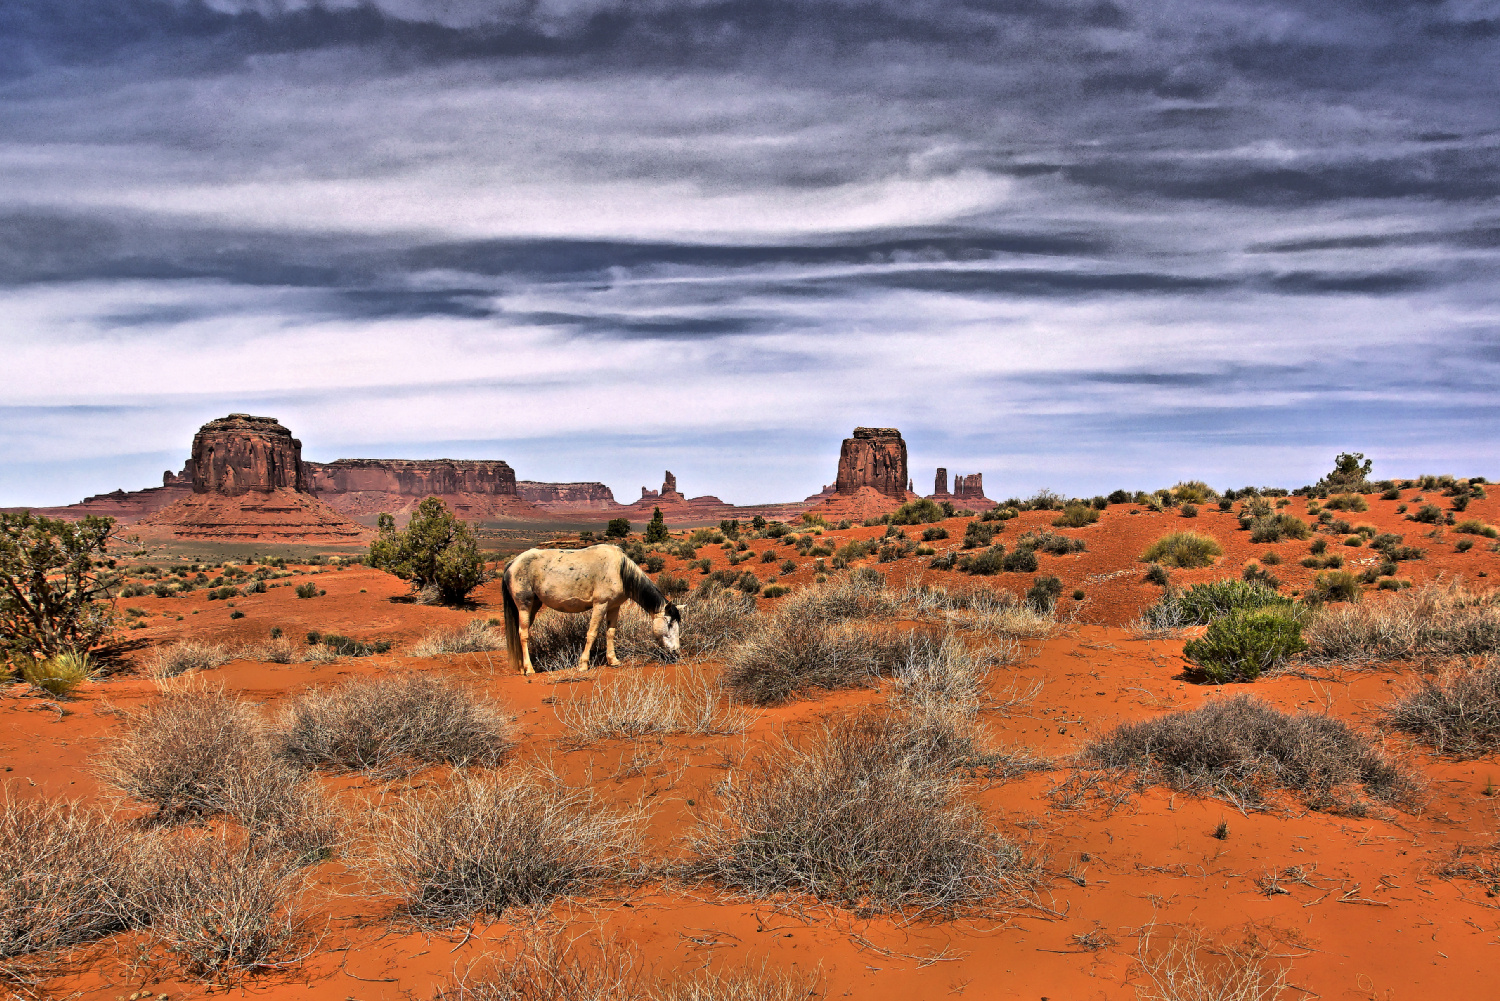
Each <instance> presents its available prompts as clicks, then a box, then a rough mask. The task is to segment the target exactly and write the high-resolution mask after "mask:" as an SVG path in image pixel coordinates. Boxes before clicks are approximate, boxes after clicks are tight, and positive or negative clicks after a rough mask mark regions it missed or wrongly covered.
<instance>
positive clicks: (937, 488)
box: [932, 466, 948, 497]
mask: <svg viewBox="0 0 1500 1001" xmlns="http://www.w3.org/2000/svg"><path fill="white" fill-rule="evenodd" d="M932 496H934V497H947V496H948V470H947V469H945V468H943V467H942V466H939V467H938V468H937V475H936V476H934V477H933V478H932Z"/></svg>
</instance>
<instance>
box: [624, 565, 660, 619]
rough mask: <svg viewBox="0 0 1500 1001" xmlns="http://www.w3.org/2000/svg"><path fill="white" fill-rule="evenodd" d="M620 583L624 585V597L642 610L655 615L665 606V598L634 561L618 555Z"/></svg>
mask: <svg viewBox="0 0 1500 1001" xmlns="http://www.w3.org/2000/svg"><path fill="white" fill-rule="evenodd" d="M620 583H622V584H623V585H625V595H626V597H628V598H629V599H630V600H631V601H633V602H635V603H636V604H637V605H640V606H641V608H642V610H644V611H645V612H647V613H648V614H650V615H655V614H656V613H657V612H660V611H661V610H662V609H663V608H665V607H666V606H667V597H666V595H664V594H662V593H661V591H660V590H659V589H658V588H657V586H656V585H655V584H653V583H652V582H651V578H650V577H647V576H646V574H645V573H644V572H643V571H642V570H641V568H640V567H638V566H636V565H635V561H634V560H632V559H631V558H630V557H629V556H626V555H625V554H624V553H623V552H622V553H620Z"/></svg>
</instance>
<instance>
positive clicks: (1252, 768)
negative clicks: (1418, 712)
mask: <svg viewBox="0 0 1500 1001" xmlns="http://www.w3.org/2000/svg"><path fill="white" fill-rule="evenodd" d="M1080 761H1082V762H1084V763H1086V764H1090V765H1094V766H1097V767H1103V768H1129V769H1133V770H1135V772H1136V773H1137V774H1138V775H1139V777H1140V779H1141V781H1143V782H1146V783H1151V784H1157V783H1160V784H1165V785H1170V786H1172V787H1173V788H1176V789H1180V790H1183V791H1186V792H1191V793H1194V794H1198V795H1212V796H1222V797H1224V798H1226V799H1229V800H1231V801H1233V802H1235V803H1237V804H1240V805H1242V806H1245V807H1263V806H1265V805H1267V795H1268V794H1269V793H1270V792H1272V791H1273V790H1277V789H1285V790H1288V791H1291V792H1295V793H1298V794H1300V796H1301V797H1302V799H1303V801H1304V802H1305V803H1306V804H1307V805H1308V806H1310V807H1312V808H1313V809H1318V810H1334V811H1337V812H1346V813H1355V814H1358V813H1362V812H1363V809H1364V808H1363V805H1362V804H1361V802H1360V792H1359V791H1360V790H1363V794H1364V795H1365V796H1368V797H1370V798H1371V799H1374V800H1377V801H1379V802H1385V803H1396V802H1407V801H1409V799H1410V797H1412V796H1414V795H1415V793H1416V791H1417V782H1416V779H1415V778H1414V777H1413V776H1411V775H1410V774H1408V773H1407V772H1405V771H1403V770H1402V769H1401V768H1400V767H1399V766H1398V765H1396V764H1395V763H1393V762H1392V761H1391V760H1389V759H1388V758H1387V757H1386V756H1385V755H1384V754H1383V753H1382V752H1381V751H1380V750H1379V748H1378V747H1376V745H1375V744H1374V743H1372V742H1371V741H1370V740H1369V739H1368V738H1366V737H1364V736H1361V735H1360V734H1358V733H1356V732H1354V731H1353V730H1351V729H1349V727H1348V726H1347V725H1345V724H1344V723H1343V722H1342V721H1340V720H1337V719H1334V718H1333V717H1331V716H1324V715H1321V714H1318V713H1308V712H1299V713H1294V714H1288V713H1283V712H1281V711H1279V710H1277V709H1275V708H1274V707H1272V706H1270V705H1268V704H1267V703H1265V702H1262V701H1260V700H1259V699H1254V698H1251V697H1250V696H1248V695H1239V696H1236V697H1234V698H1219V699H1213V700H1211V701H1209V702H1208V703H1206V704H1205V705H1203V706H1202V707H1200V708H1198V709H1191V710H1185V711H1180V712H1170V713H1165V714H1163V715H1161V716H1157V717H1155V718H1154V719H1148V720H1142V721H1140V722H1136V723H1123V724H1121V725H1120V726H1118V727H1116V728H1115V730H1114V731H1113V732H1111V733H1110V734H1108V735H1106V736H1105V737H1103V738H1101V739H1099V740H1097V741H1095V742H1094V743H1092V744H1090V745H1089V746H1088V747H1087V748H1085V749H1084V751H1083V752H1082V754H1081V755H1080Z"/></svg>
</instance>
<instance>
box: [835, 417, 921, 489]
mask: <svg viewBox="0 0 1500 1001" xmlns="http://www.w3.org/2000/svg"><path fill="white" fill-rule="evenodd" d="M909 482H910V481H909V478H908V476H907V469H906V442H905V441H904V440H902V438H901V432H900V431H898V430H897V429H895V428H855V429H854V437H852V438H845V439H844V445H843V447H842V448H841V449H840V450H839V475H838V480H837V481H836V482H835V490H836V491H837V492H838V493H839V494H846V495H847V494H853V493H855V492H857V491H858V490H859V489H860V488H861V487H871V488H873V489H875V490H877V491H879V492H880V493H882V494H885V495H886V496H888V497H899V498H905V497H906V493H907V486H908V483H909Z"/></svg>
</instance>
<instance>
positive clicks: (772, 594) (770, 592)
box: [761, 584, 791, 598]
mask: <svg viewBox="0 0 1500 1001" xmlns="http://www.w3.org/2000/svg"><path fill="white" fill-rule="evenodd" d="M789 591H791V588H789V587H786V586H784V585H781V584H767V585H766V589H765V590H764V591H762V592H761V597H763V598H779V597H781V596H782V595H783V594H786V593H788V592H789Z"/></svg>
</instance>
